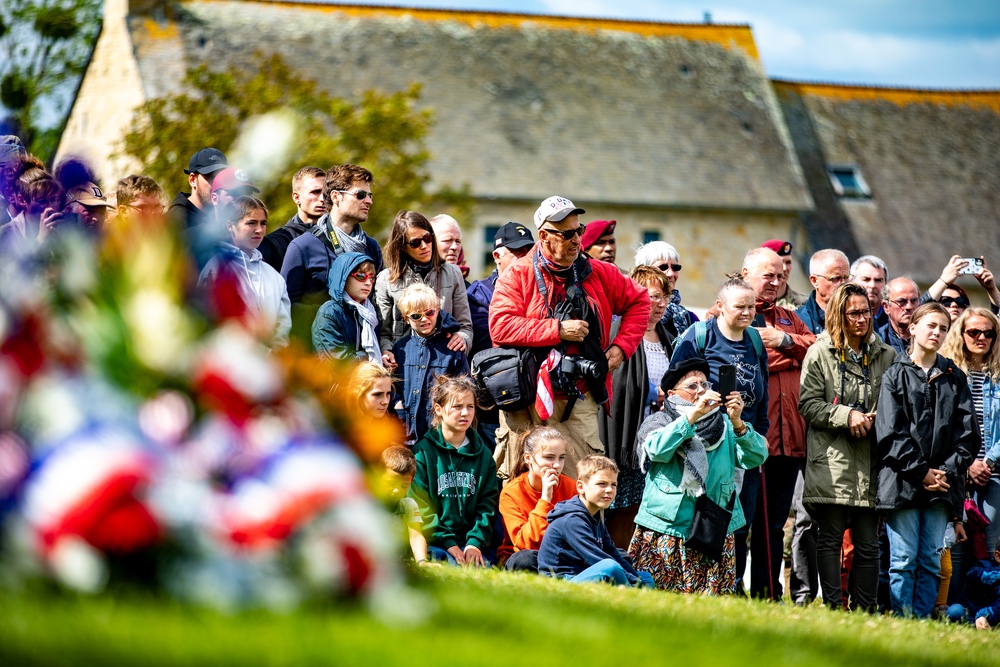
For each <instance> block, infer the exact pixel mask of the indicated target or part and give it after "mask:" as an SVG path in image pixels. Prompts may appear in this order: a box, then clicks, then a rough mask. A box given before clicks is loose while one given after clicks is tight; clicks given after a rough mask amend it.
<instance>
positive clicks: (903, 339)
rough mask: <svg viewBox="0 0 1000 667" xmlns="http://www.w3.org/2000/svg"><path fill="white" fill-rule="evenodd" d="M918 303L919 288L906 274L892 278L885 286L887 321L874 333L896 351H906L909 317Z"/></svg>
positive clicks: (908, 337) (908, 342)
mask: <svg viewBox="0 0 1000 667" xmlns="http://www.w3.org/2000/svg"><path fill="white" fill-rule="evenodd" d="M920 303H921V299H920V288H918V287H917V283H915V282H913V280H911V279H910V278H907V277H906V276H900V277H899V278H893V279H892V280H890V281H889V283H888V284H887V285H886V286H885V312H886V314H888V315H889V322H888V323H886V324H885V325H884V326H881V327H879V328H878V329H877V330H876V333H877V334H878V335H879V337H880V338H881V339H882V340H883V341H885V342H886V343H888V344H889V345H890V346H892V348H893V349H894V350H896V352H906V351H907V349H908V348H909V346H910V318H911V317H913V311H915V310H916V309H917V306H919V305H920Z"/></svg>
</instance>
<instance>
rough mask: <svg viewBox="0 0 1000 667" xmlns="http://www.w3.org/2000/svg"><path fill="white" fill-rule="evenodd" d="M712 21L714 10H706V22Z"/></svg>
mask: <svg viewBox="0 0 1000 667" xmlns="http://www.w3.org/2000/svg"><path fill="white" fill-rule="evenodd" d="M711 22H712V12H705V23H711Z"/></svg>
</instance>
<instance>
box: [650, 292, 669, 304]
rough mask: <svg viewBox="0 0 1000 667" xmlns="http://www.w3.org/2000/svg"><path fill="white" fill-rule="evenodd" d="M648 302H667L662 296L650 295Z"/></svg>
mask: <svg viewBox="0 0 1000 667" xmlns="http://www.w3.org/2000/svg"><path fill="white" fill-rule="evenodd" d="M649 300H650V301H659V302H661V303H662V302H664V301H666V300H667V297H665V296H663V295H662V294H650V295H649Z"/></svg>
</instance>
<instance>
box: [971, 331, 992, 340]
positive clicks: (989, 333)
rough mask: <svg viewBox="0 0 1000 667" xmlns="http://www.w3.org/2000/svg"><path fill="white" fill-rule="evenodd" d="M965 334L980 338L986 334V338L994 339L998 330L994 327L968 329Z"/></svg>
mask: <svg viewBox="0 0 1000 667" xmlns="http://www.w3.org/2000/svg"><path fill="white" fill-rule="evenodd" d="M965 335H966V336H968V337H969V338H979V337H980V336H986V340H993V339H994V338H996V337H997V332H996V331H994V330H993V329H966V330H965Z"/></svg>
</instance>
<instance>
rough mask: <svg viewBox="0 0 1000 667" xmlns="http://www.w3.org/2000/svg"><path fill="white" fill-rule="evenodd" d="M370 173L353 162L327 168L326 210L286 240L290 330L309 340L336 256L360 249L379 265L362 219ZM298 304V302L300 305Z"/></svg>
mask: <svg viewBox="0 0 1000 667" xmlns="http://www.w3.org/2000/svg"><path fill="white" fill-rule="evenodd" d="M372 180H373V176H372V173H371V172H370V171H368V170H367V169H365V168H364V167H360V166H358V165H356V164H342V165H338V166H336V167H332V168H331V169H329V170H328V171H327V172H326V180H325V182H324V184H323V205H324V207H325V209H326V213H325V214H324V215H323V216H322V217H321V218H320V219H319V220H318V221H317V222H316V224H315V225H314V226H313V227H312V228H311V229H310V230H309V233H306V234H302V235H301V236H299V237H298V238H296V239H293V240H292V242H291V243H289V244H288V250H286V251H285V258H284V260H282V263H281V275H282V277H283V278H284V279H285V283H286V284H287V285H288V298H289V299H291V301H292V334H293V335H294V336H297V337H299V338H301V339H303V340H309V339H310V337H311V334H310V333H309V331H310V328H311V327H312V320H313V318H314V317H315V315H316V311H317V309H318V308H319V304H321V303H323V302H324V301H326V300H327V298H329V292H328V287H327V278H328V276H329V272H330V265H331V264H332V263H333V261H334V259H336V258H337V256H338V255H342V254H343V253H345V252H359V253H361V254H363V255H367V256H368V257H369V258H370V259H371V260H372V262H373V263H374V264H375V274H376V275H378V273H379V272H380V271H381V270H382V269H383V268H384V266H383V261H382V249H381V248H380V247H379V244H378V241H376V240H375V239H373V238H372V237H371V236H368V234H366V233H365V231H364V229H362V227H361V224H362V223H363V222H365V221H366V220H367V219H368V212H369V210H370V209H371V207H372V203H373V199H374V193H373V192H372ZM299 304H301V306H300V305H299Z"/></svg>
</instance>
